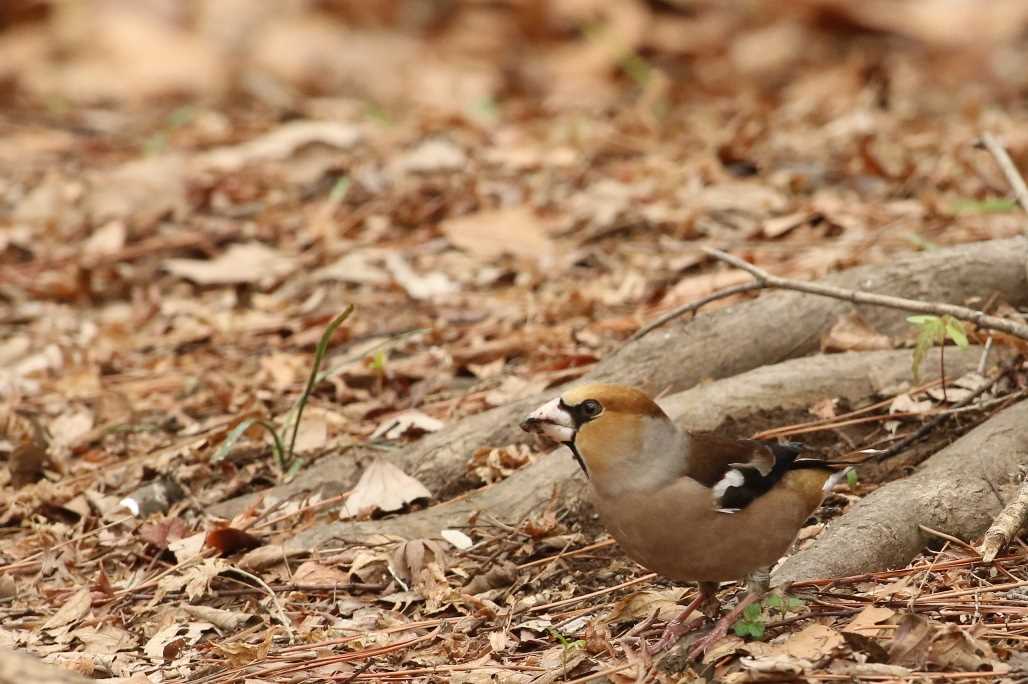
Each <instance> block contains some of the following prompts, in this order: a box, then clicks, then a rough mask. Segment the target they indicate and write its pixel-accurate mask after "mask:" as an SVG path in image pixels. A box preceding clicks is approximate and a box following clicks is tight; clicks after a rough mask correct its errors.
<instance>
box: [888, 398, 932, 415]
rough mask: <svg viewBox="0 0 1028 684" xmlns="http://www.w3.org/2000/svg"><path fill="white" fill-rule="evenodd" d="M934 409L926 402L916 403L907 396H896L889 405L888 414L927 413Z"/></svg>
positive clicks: (930, 403)
mask: <svg viewBox="0 0 1028 684" xmlns="http://www.w3.org/2000/svg"><path fill="white" fill-rule="evenodd" d="M932 408H934V405H933V404H932V402H930V401H928V400H924V401H917V400H915V399H913V398H911V396H910V395H909V394H906V393H904V394H898V395H896V398H895V399H893V400H892V403H891V404H889V413H890V414H891V413H927V412H928V411H931V410H932Z"/></svg>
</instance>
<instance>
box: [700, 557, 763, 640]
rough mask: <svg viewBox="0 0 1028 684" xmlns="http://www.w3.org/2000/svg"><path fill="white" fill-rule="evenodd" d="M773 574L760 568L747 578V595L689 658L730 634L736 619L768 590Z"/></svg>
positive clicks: (719, 622)
mask: <svg viewBox="0 0 1028 684" xmlns="http://www.w3.org/2000/svg"><path fill="white" fill-rule="evenodd" d="M770 579H771V575H770V573H769V572H768V571H767V570H758V571H756V572H754V573H753V574H752V575H750V576H749V577H748V578H747V579H746V595H745V596H743V597H742V598H741V599H739V603H737V604H736V605H735V607H734V608H732V610H730V611H728V614H727V615H725V616H724V617H723V618H721V619H720V620H719V621H718V623H717V624H716V625H714V628H713V629H712V630H710V632H709V633H708V634H707V636H705V637H703V639H701V640H700V642H699V643H698V644H696V647H695V648H693V650H692V651H691V652H690V653H689V659H690V660H694V659H696V658H699V657H700V656H702V655H703V654H704V653H706V652H707V649H709V648H710V647H711V646H713V645H714V644H715V643H716V642H718V641H720V640H721V639H723V638H724V637H725V635H727V634H728V630H729V628H731V627H732V626H733V625H734V624H735V621H736V620H738V619H739V616H740V615H742V613H743V611H744V610H746V608H747V607H748V606H751V605H753V604H754V603H756V602H757V601H759V600H760V599H761V598H762V597H763V596H764V594H766V593H767V592H768V589H769V584H770Z"/></svg>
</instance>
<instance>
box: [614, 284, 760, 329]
mask: <svg viewBox="0 0 1028 684" xmlns="http://www.w3.org/2000/svg"><path fill="white" fill-rule="evenodd" d="M763 287H764V286H763V285H761V284H760V283H759V282H754V283H743V284H742V285H735V286H733V287H726V288H725V289H723V290H718V291H717V292H714V293H711V294H709V295H707V296H706V297H704V298H703V299H698V300H696V301H695V302H689V303H688V304H683V305H682V306H680V307H678V308H676V309H673V310H671V311H668V312H667V313H666V314H664V315H663V316H661V317H660V318H658V319H656V320H655V321H652V322H650V323H647V324H646V325H644V326H643V327H641V328H639V330H638V331H636V333H635V334H634V335H632V337H631V338H629V341H630V342H631V341H633V340H637V339H639V338H640V337H642V336H644V335H646V334H647V333H650V332H652V331H653V330H656V329H657V328H659V327H660V326H662V325H664V324H665V323H667V322H668V321H673V320H674V319H676V318H678V317H679V316H684V315H685V314H687V313H694V312H696V311H699V310H700V309H701V308H703V307H704V306H706V305H707V304H710V303H711V302H716V301H717V300H719V299H725V298H726V297H731V296H732V295H737V294H740V293H742V292H752V291H753V290H761V289H763Z"/></svg>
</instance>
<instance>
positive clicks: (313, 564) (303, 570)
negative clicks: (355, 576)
mask: <svg viewBox="0 0 1028 684" xmlns="http://www.w3.org/2000/svg"><path fill="white" fill-rule="evenodd" d="M293 582H294V583H295V584H301V585H306V586H311V587H341V586H345V585H346V584H348V583H349V578H348V577H347V576H346V573H345V572H343V571H342V570H340V569H338V568H333V567H331V566H328V565H324V564H322V563H318V562H317V561H304V562H303V563H301V564H300V567H298V568H296V571H295V572H294V573H293Z"/></svg>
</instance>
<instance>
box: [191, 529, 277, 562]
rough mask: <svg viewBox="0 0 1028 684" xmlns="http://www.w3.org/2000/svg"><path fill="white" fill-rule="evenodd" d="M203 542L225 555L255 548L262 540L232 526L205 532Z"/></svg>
mask: <svg viewBox="0 0 1028 684" xmlns="http://www.w3.org/2000/svg"><path fill="white" fill-rule="evenodd" d="M204 543H205V544H206V545H207V546H209V547H211V548H212V549H215V550H216V551H217V552H218V553H220V554H221V555H223V556H227V555H229V554H233V553H236V552H238V551H245V550H247V549H253V548H257V547H258V546H261V545H262V544H263V543H264V542H263V541H261V540H260V539H258V538H257V537H255V536H253V535H252V534H250V533H249V532H244V531H243V530H237V529H235V528H234V527H219V528H218V529H216V530H211V531H210V532H208V533H207V539H206V541H205V542H204Z"/></svg>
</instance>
